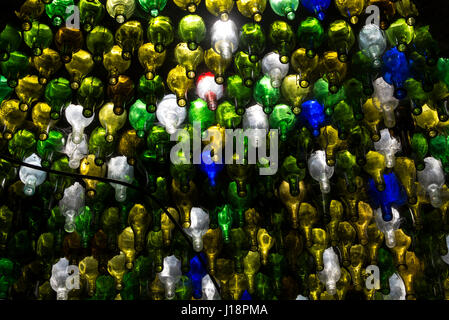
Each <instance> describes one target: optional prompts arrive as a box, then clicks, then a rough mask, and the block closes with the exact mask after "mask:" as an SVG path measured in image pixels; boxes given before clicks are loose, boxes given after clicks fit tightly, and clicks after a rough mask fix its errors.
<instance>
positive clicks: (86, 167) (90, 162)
mask: <svg viewBox="0 0 449 320" xmlns="http://www.w3.org/2000/svg"><path fill="white" fill-rule="evenodd" d="M80 174H82V175H87V176H93V177H104V176H105V175H106V164H103V165H102V166H97V165H96V164H95V155H93V154H89V155H88V156H87V157H85V158H83V159H82V160H81V164H80ZM83 180H84V182H85V183H86V192H87V195H88V196H89V197H91V198H93V197H94V196H95V194H96V190H95V189H96V187H97V184H98V181H97V180H91V179H83Z"/></svg>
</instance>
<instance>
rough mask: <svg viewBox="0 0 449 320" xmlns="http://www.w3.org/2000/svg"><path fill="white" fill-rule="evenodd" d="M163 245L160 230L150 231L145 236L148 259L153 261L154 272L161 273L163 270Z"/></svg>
mask: <svg viewBox="0 0 449 320" xmlns="http://www.w3.org/2000/svg"><path fill="white" fill-rule="evenodd" d="M163 245H164V241H163V238H162V230H159V231H157V232H156V231H150V232H148V235H147V251H148V257H150V259H151V260H152V261H153V265H154V270H155V271H156V272H161V271H162V268H163V261H164V256H163Z"/></svg>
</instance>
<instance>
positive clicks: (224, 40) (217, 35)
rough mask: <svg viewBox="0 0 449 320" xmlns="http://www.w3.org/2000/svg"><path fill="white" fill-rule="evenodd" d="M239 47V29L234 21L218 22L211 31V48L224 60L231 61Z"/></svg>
mask: <svg viewBox="0 0 449 320" xmlns="http://www.w3.org/2000/svg"><path fill="white" fill-rule="evenodd" d="M238 45H239V35H238V29H237V26H236V25H235V23H234V21H232V20H227V21H221V20H218V21H216V22H215V23H214V24H213V26H212V29H211V47H212V48H213V49H214V50H215V52H217V53H218V54H219V55H221V56H222V57H223V58H224V59H230V58H231V57H232V55H233V54H234V53H235V52H236V51H237V49H238Z"/></svg>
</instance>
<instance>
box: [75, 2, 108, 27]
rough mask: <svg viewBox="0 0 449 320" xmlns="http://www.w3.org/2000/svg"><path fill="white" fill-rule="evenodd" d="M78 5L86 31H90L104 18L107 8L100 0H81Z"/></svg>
mask: <svg viewBox="0 0 449 320" xmlns="http://www.w3.org/2000/svg"><path fill="white" fill-rule="evenodd" d="M78 7H79V10H80V20H81V23H82V24H83V28H84V31H86V32H90V31H91V30H92V29H93V28H94V27H95V26H97V25H98V24H99V23H100V22H101V21H102V20H103V17H104V12H105V10H104V9H105V8H104V5H103V4H102V3H101V2H100V1H99V0H80V2H79V4H78Z"/></svg>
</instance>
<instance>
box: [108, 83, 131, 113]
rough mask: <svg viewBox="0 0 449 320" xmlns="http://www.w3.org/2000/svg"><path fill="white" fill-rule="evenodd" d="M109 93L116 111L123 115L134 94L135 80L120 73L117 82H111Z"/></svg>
mask: <svg viewBox="0 0 449 320" xmlns="http://www.w3.org/2000/svg"><path fill="white" fill-rule="evenodd" d="M107 95H108V99H109V101H111V103H113V104H114V113H115V114H116V115H121V114H123V113H124V112H125V111H126V108H127V107H128V105H129V104H130V103H131V100H132V98H133V96H134V82H133V81H132V80H131V78H130V77H128V76H123V75H120V76H119V77H118V80H117V83H116V84H109V86H108V90H107Z"/></svg>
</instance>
